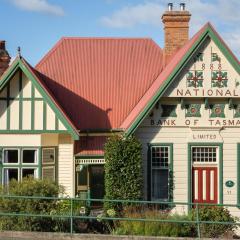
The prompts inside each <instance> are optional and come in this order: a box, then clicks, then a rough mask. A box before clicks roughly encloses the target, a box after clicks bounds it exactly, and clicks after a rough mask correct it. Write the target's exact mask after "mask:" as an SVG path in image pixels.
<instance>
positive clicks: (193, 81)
mask: <svg viewBox="0 0 240 240" xmlns="http://www.w3.org/2000/svg"><path fill="white" fill-rule="evenodd" d="M186 78H187V87H194V88H200V87H203V71H202V70H189V71H188V73H187V75H186Z"/></svg>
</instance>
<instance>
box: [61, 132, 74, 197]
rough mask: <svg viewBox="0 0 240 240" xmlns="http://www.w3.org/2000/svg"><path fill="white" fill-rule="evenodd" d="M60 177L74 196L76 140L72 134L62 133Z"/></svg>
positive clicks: (67, 192) (62, 183)
mask: <svg viewBox="0 0 240 240" xmlns="http://www.w3.org/2000/svg"><path fill="white" fill-rule="evenodd" d="M58 179H59V181H58V182H59V184H60V185H62V186H64V188H65V192H66V194H67V195H69V196H71V197H73V196H74V194H75V193H74V189H75V168H74V141H73V140H72V138H71V136H70V135H67V134H60V135H59V145H58Z"/></svg>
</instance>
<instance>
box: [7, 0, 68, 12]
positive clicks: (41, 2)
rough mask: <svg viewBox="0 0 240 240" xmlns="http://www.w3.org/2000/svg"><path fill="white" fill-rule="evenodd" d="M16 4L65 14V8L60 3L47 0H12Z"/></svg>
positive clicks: (24, 7)
mask: <svg viewBox="0 0 240 240" xmlns="http://www.w3.org/2000/svg"><path fill="white" fill-rule="evenodd" d="M10 1H11V2H12V3H13V4H14V5H15V6H17V7H18V8H20V9H23V10H26V11H31V12H41V13H46V14H51V15H56V16H63V15H64V10H63V9H62V7H60V6H58V5H54V4H51V3H49V2H48V1H47V0H10Z"/></svg>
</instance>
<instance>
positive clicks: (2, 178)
mask: <svg viewBox="0 0 240 240" xmlns="http://www.w3.org/2000/svg"><path fill="white" fill-rule="evenodd" d="M5 169H17V170H18V180H17V181H18V182H19V181H20V168H19V167H3V168H2V185H4V184H5V182H4V170H5Z"/></svg>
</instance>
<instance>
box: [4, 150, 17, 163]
mask: <svg viewBox="0 0 240 240" xmlns="http://www.w3.org/2000/svg"><path fill="white" fill-rule="evenodd" d="M18 161H19V153H18V149H4V151H3V162H4V163H8V164H12V163H13V164H14V163H18Z"/></svg>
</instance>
